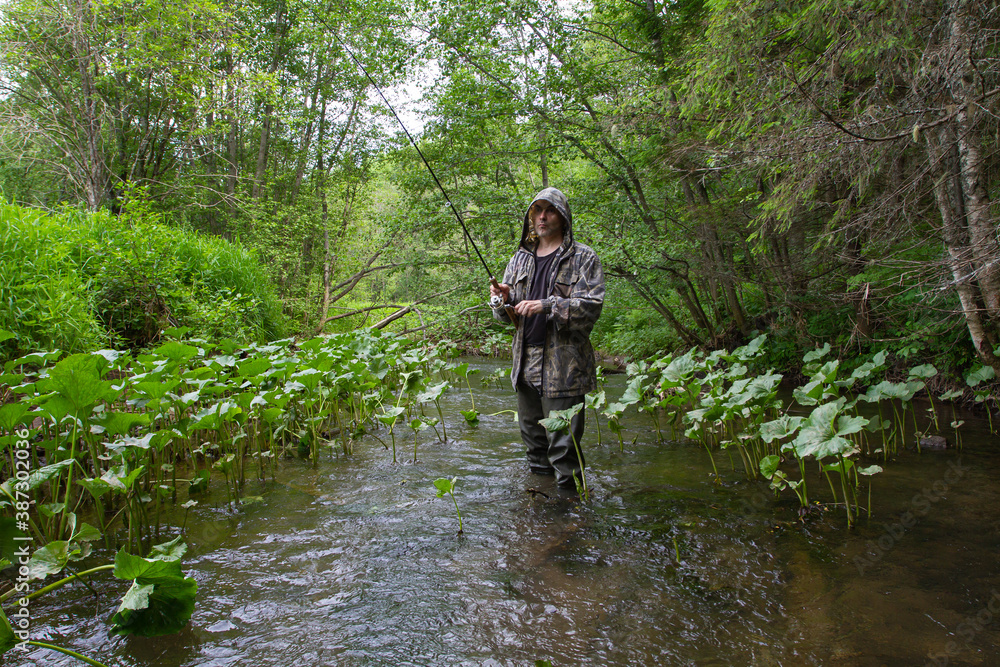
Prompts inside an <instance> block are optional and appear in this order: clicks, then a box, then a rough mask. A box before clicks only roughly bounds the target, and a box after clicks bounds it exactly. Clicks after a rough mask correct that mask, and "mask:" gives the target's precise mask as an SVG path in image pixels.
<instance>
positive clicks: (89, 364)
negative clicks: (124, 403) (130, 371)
mask: <svg viewBox="0 0 1000 667" xmlns="http://www.w3.org/2000/svg"><path fill="white" fill-rule="evenodd" d="M97 364H98V360H97V357H95V356H94V355H91V354H74V355H71V356H68V357H66V358H65V359H63V360H62V361H60V362H59V363H58V364H56V365H55V366H54V367H53V368H52V370H51V371H50V372H49V377H48V378H47V379H46V380H45V381H44V389H45V390H46V391H54V392H55V393H56V395H57V396H58V397H60V398H62V399H63V400H64V401H65V402H66V404H68V406H69V409H67V410H66V412H67V414H72V415H74V416H76V417H78V418H81V417H86V416H87V415H89V414H90V410H91V408H92V407H93V405H94V404H95V403H97V402H98V401H110V400H113V399H114V398H115V397H117V396H118V394H119V393H120V392H119V391H118V390H115V389H113V388H112V386H111V383H110V382H106V381H104V380H101V378H100V374H99V372H98V367H97Z"/></svg>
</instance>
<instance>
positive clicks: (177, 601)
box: [111, 540, 198, 637]
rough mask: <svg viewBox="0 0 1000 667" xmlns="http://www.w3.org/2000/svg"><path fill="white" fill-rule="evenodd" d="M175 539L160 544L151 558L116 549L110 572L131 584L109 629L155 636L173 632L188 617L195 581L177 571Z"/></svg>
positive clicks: (123, 632) (179, 570) (143, 635)
mask: <svg viewBox="0 0 1000 667" xmlns="http://www.w3.org/2000/svg"><path fill="white" fill-rule="evenodd" d="M175 542H177V541H176V540H175V541H174V542H171V543H168V544H167V545H161V546H162V547H163V548H162V549H161V550H160V551H159V552H157V553H156V555H155V556H154V557H153V558H141V557H139V556H133V555H131V554H127V553H125V551H124V550H122V551H119V552H118V554H117V556H116V557H115V569H114V575H115V576H116V577H118V578H119V579H126V580H127V579H131V580H132V587H131V588H130V589H129V590H128V592H127V593H126V594H125V596H124V597H123V598H122V603H121V605H120V606H119V607H118V611H117V612H115V614H114V616H112V617H111V622H112V624H113V625H114V628H113V632H114V633H115V634H119V635H138V636H140V637H156V636H159V635H166V634H172V633H174V632H177V631H178V630H180V629H181V628H183V627H184V626H185V625H187V623H188V621H189V620H190V619H191V614H192V613H193V612H194V603H195V596H196V594H197V592H198V584H197V583H196V582H195V580H194V579H192V578H191V577H185V576H184V574H183V572H182V571H181V564H180V555H181V554H183V550H182V549H180V548H179V547H178V545H177V544H175Z"/></svg>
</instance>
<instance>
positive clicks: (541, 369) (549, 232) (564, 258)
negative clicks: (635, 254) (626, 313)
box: [490, 188, 604, 488]
mask: <svg viewBox="0 0 1000 667" xmlns="http://www.w3.org/2000/svg"><path fill="white" fill-rule="evenodd" d="M490 292H491V294H492V295H493V296H497V297H500V298H501V299H502V301H503V304H504V305H507V306H513V310H514V312H515V313H516V314H517V317H518V326H517V328H516V330H515V332H514V346H513V351H514V367H513V369H512V370H511V374H510V379H511V383H512V384H513V385H514V390H515V391H516V392H517V414H518V420H519V423H520V427H521V438H522V439H523V440H524V444H525V446H526V447H527V450H528V451H527V454H528V466H529V468H530V469H531V472H533V473H536V474H541V475H551V474H555V476H556V483H557V484H558V485H559V486H560V487H563V488H574V487H575V486H576V483H577V481H578V480H580V479H581V476H582V471H583V466H584V460H583V455H582V453H578V448H577V447H575V446H574V444H573V440H574V438H575V440H576V443H577V444H579V443H580V439H581V438H582V437H583V426H584V421H585V411H584V410H580V412H579V413H577V415H576V416H575V417H574V418H573V421H572V423H571V424H570V428H569V429H568V430H569V431H571V432H572V434H570V433H568V432H567V431H566V430H564V431H562V432H559V433H548V432H546V430H545V428H544V427H543V426H542V425H541V424H539V423H538V422H539V420H540V419H544V418H546V417H547V416H548V414H549V412H550V411H551V410H565V409H566V408H569V407H572V406H574V405H576V404H577V403H582V402H583V397H584V395H585V394H586V393H587V392H589V391H592V390H593V389H594V388H595V387H596V385H597V374H596V364H597V362H596V360H595V358H594V348H593V346H591V344H590V332H591V331H592V330H593V328H594V323H595V322H597V318H598V317H599V316H600V315H601V308H602V307H603V305H604V271H603V270H602V269H601V262H600V260H599V259H598V258H597V255H596V254H595V253H594V251H593V250H592V249H591V248H590V247H589V246H586V245H584V244H583V243H578V242H576V241H574V240H573V216H572V214H571V213H570V209H569V203H568V202H567V201H566V196H565V195H564V194H563V193H562V192H560V191H559V190H556V189H555V188H546V189H545V190H542V191H541V192H539V193H538V195H537V196H536V197H535V198H534V200H533V201H532V202H531V205H530V206H529V207H528V212H527V213H526V214H525V216H524V225H523V228H522V231H521V243H520V246H519V247H518V250H517V252H516V253H515V254H514V256H513V257H512V258H511V260H510V262H509V263H508V264H507V270H506V271H505V272H504V278H503V283H502V284H500V285H499V286H498V287H494V286H491V287H490ZM493 316H494V317H496V318H497V319H498V320H499V321H501V322H510V321H511V320H510V317H509V316H508V315H507V312H506V311H505V310H504V308H503V307H502V306H501V307H497V308H494V310H493Z"/></svg>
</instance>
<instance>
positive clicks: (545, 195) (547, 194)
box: [521, 188, 573, 252]
mask: <svg viewBox="0 0 1000 667" xmlns="http://www.w3.org/2000/svg"><path fill="white" fill-rule="evenodd" d="M538 201H547V202H549V203H550V204H552V205H553V206H555V207H556V210H557V211H559V214H560V215H561V216H562V218H563V242H562V247H563V248H568V247H572V245H573V214H572V212H571V211H570V210H569V200H567V199H566V195H564V194H563V193H562V192H561V191H560V190H557V189H556V188H545V189H544V190H542V191H541V192H539V193H538V194H537V195H535V198H534V199H532V200H531V203H530V204H528V208H527V209H526V210H525V212H524V223H523V224H522V226H521V247H522V248H524V249H525V250H527V251H528V252H534V251H535V245H536V243H532V242H531V241H529V240H528V230H529V229H531V219H530V218H529V217H528V214H529V213H530V211H531V207H532V206H534V205H535V202H538Z"/></svg>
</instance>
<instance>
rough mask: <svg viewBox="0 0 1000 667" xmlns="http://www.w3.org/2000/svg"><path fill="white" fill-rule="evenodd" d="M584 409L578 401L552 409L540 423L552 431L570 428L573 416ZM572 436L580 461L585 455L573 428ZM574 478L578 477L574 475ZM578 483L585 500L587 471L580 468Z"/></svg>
mask: <svg viewBox="0 0 1000 667" xmlns="http://www.w3.org/2000/svg"><path fill="white" fill-rule="evenodd" d="M582 409H583V403H577V404H576V405H574V406H572V407H569V408H566V409H565V410H550V411H549V416H548V417H546V418H545V419H539V420H538V423H539V424H541V425H542V426H543V427H544V428H545V430H546V431H549V432H551V433H558V432H560V431H564V430H566V429H569V428H570V424H571V423H572V421H573V417H575V416H576V414H577V413H578V412H580V410H582ZM569 433H570V437H571V438H572V439H573V447H574V448H575V449H576V457H577V460H578V461H582V460H583V455H582V454H581V453H580V443H578V442H577V441H576V436H575V435H573V431H572V429H570V431H569ZM574 479H576V478H575V477H574ZM576 485H577V488H578V490H579V492H580V496H582V497H583V499H584V500H586V499H587V472H586V471H585V470H584V469H583V467H581V468H580V479H576Z"/></svg>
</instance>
